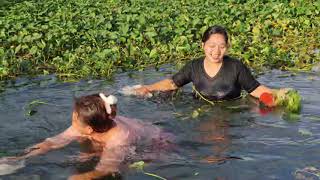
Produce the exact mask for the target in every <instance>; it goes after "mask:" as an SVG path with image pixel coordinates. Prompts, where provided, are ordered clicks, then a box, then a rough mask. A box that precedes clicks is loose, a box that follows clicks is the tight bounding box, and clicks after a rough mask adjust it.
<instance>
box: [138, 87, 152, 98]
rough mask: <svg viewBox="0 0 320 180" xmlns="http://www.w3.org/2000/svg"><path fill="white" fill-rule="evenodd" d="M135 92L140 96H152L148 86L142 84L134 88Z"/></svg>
mask: <svg viewBox="0 0 320 180" xmlns="http://www.w3.org/2000/svg"><path fill="white" fill-rule="evenodd" d="M134 91H135V94H136V95H138V96H147V97H149V96H150V95H151V96H152V93H151V91H150V90H149V89H148V88H147V86H141V87H137V88H134Z"/></svg>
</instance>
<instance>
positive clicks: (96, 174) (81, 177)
mask: <svg viewBox="0 0 320 180" xmlns="http://www.w3.org/2000/svg"><path fill="white" fill-rule="evenodd" d="M109 174H110V173H105V172H101V171H97V170H92V171H89V172H85V173H81V174H75V175H72V176H70V177H69V178H68V180H88V179H98V178H101V177H104V176H107V175H109Z"/></svg>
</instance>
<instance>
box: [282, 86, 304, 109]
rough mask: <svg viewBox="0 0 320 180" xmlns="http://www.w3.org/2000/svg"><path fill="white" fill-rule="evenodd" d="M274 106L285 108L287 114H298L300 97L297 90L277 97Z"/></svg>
mask: <svg viewBox="0 0 320 180" xmlns="http://www.w3.org/2000/svg"><path fill="white" fill-rule="evenodd" d="M276 104H277V105H280V106H283V107H285V108H286V110H287V111H289V112H292V113H299V112H300V110H301V96H300V94H299V92H298V91H297V90H294V89H291V90H289V91H288V92H286V93H285V94H284V95H281V96H277V98H276Z"/></svg>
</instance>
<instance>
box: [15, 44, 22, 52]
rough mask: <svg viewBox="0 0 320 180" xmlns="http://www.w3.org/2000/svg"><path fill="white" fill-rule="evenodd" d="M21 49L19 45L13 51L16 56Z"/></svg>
mask: <svg viewBox="0 0 320 180" xmlns="http://www.w3.org/2000/svg"><path fill="white" fill-rule="evenodd" d="M20 49H21V44H19V45H18V46H17V47H16V48H15V49H14V53H15V54H17V53H18V52H19V51H20Z"/></svg>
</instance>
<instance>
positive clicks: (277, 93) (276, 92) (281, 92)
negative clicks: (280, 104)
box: [250, 85, 290, 107]
mask: <svg viewBox="0 0 320 180" xmlns="http://www.w3.org/2000/svg"><path fill="white" fill-rule="evenodd" d="M289 90H290V88H280V89H271V88H268V87H266V86H264V85H260V86H258V87H257V88H256V89H255V90H253V91H252V92H251V93H250V95H251V96H253V97H256V98H259V100H260V101H261V100H262V102H263V98H262V96H261V95H262V94H264V93H267V94H269V96H270V98H272V102H271V103H266V102H263V103H264V104H265V105H267V106H270V107H273V106H276V105H277V104H276V99H277V98H279V97H282V96H285V94H286V93H287V92H288V91H289Z"/></svg>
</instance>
